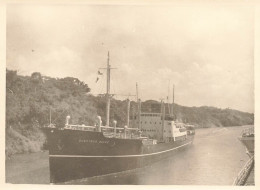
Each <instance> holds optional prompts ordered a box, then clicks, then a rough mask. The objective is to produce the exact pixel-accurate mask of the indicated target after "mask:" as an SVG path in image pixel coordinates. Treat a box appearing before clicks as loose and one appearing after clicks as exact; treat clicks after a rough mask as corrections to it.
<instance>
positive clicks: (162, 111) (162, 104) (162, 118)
mask: <svg viewBox="0 0 260 190" xmlns="http://www.w3.org/2000/svg"><path fill="white" fill-rule="evenodd" d="M161 115H162V117H161V120H162V137H161V139H162V141H163V140H164V139H163V136H164V121H165V104H164V102H163V99H161Z"/></svg>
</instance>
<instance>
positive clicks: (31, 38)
mask: <svg viewBox="0 0 260 190" xmlns="http://www.w3.org/2000/svg"><path fill="white" fill-rule="evenodd" d="M6 30H7V49H6V50H7V68H8V69H15V70H19V73H20V74H22V75H30V74H31V73H32V72H40V73H42V75H47V76H51V77H59V78H60V77H67V76H72V77H76V78H78V79H80V80H82V81H85V82H86V83H87V84H88V85H89V87H90V88H91V91H92V92H93V93H102V92H105V80H104V79H105V76H104V77H103V79H100V80H99V81H98V83H96V82H95V81H96V78H97V71H98V68H100V67H105V66H106V60H107V52H108V50H109V51H110V61H111V62H110V63H111V65H112V66H113V67H116V68H117V69H116V70H113V71H112V81H111V86H112V88H111V93H118V94H129V93H130V94H135V83H136V82H138V85H139V94H140V98H141V99H142V100H147V99H154V100H159V99H160V98H166V96H167V95H168V90H169V86H170V92H171V88H172V85H173V84H175V102H176V103H178V104H180V105H185V106H204V105H207V106H215V107H219V108H227V107H230V108H233V109H238V110H241V111H247V112H254V96H253V93H254V76H253V72H254V71H253V66H254V62H253V61H254V55H253V51H254V35H253V34H254V12H253V8H251V7H246V6H235V5H233V6H230V5H229V6H227V5H218V6H217V5H214V6H213V5H196V6H195V5H192V6H188V5H186V6H184V5H179V6H178V5H165V6H164V5H161V6H158V5H157V6H152V5H142V6H141V5H140V6H130V5H116V6H115V5H114V6H112V5H109V6H105V5H96V6H95V5H80V6H78V5H51V6H29V5H23V6H19V5H9V6H8V7H7V28H6ZM169 95H170V101H171V97H172V95H171V93H170V94H169ZM118 98H122V97H118Z"/></svg>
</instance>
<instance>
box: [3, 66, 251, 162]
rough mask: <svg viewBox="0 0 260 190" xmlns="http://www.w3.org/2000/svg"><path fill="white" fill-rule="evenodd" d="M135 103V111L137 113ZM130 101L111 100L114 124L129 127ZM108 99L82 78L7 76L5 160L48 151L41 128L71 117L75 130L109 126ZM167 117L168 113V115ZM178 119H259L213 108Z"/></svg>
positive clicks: (207, 123) (147, 107) (152, 106)
mask: <svg viewBox="0 0 260 190" xmlns="http://www.w3.org/2000/svg"><path fill="white" fill-rule="evenodd" d="M136 107H137V105H136V103H135V102H131V108H130V110H135V111H136ZM126 108H127V104H126V101H121V100H116V99H114V98H112V100H111V111H110V117H111V118H110V121H111V122H112V121H113V120H117V124H118V126H123V125H125V123H126V110H127V109H126ZM105 110H106V98H105V96H97V97H96V96H93V95H91V94H90V88H89V87H88V85H87V84H85V83H84V82H82V81H80V80H79V79H77V78H73V77H66V78H51V77H47V76H42V75H41V74H40V73H37V72H35V73H33V74H32V75H31V76H21V75H18V74H17V72H16V71H10V70H7V71H6V126H5V128H6V157H7V158H9V157H10V156H11V155H14V154H17V153H18V154H19V153H28V152H29V153H30V152H37V151H40V150H42V149H43V144H44V142H45V136H44V134H43V133H42V131H41V130H40V127H42V126H44V125H46V124H48V123H49V122H50V111H51V113H52V114H51V115H52V123H54V124H56V126H57V127H62V126H64V124H65V118H66V116H67V115H70V116H71V120H70V122H71V123H73V124H85V125H93V124H94V123H95V120H96V117H97V115H100V116H101V117H102V120H103V123H106V121H105ZM166 111H167V110H166ZM142 112H160V102H158V101H155V100H148V101H144V102H142ZM174 115H175V119H176V120H178V121H182V122H187V123H191V124H194V125H196V126H199V127H221V126H241V125H252V124H253V123H254V114H252V113H246V112H241V111H237V110H232V109H219V108H214V107H208V106H202V107H185V106H181V105H178V104H174Z"/></svg>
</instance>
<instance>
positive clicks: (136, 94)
mask: <svg viewBox="0 0 260 190" xmlns="http://www.w3.org/2000/svg"><path fill="white" fill-rule="evenodd" d="M138 98H139V97H138V84H137V83H136V102H138Z"/></svg>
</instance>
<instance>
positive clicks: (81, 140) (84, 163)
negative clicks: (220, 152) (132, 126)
mask: <svg viewBox="0 0 260 190" xmlns="http://www.w3.org/2000/svg"><path fill="white" fill-rule="evenodd" d="M46 134H47V140H48V146H49V164H50V182H51V183H61V182H65V181H69V180H73V179H81V178H87V177H92V176H99V175H105V174H109V173H116V172H121V171H125V170H132V169H135V168H141V167H144V166H146V165H149V164H151V163H153V162H156V161H159V160H161V159H163V158H166V157H168V156H170V155H173V154H174V152H175V151H177V150H180V149H183V148H185V147H187V146H188V145H190V144H191V143H192V141H193V138H194V136H193V135H188V136H187V138H186V139H183V140H179V141H174V142H169V143H158V144H146V143H144V142H143V141H144V140H143V139H140V138H139V139H138V138H136V139H134V138H132V139H122V138H107V137H105V136H104V135H103V133H102V132H94V131H78V130H66V129H63V130H61V129H57V128H53V129H50V128H48V129H46Z"/></svg>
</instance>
